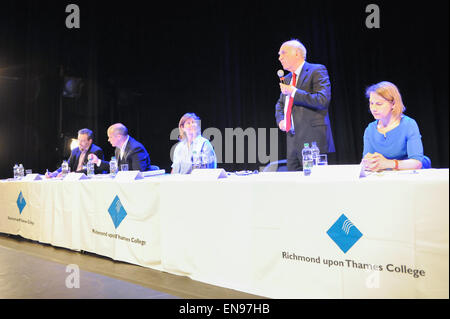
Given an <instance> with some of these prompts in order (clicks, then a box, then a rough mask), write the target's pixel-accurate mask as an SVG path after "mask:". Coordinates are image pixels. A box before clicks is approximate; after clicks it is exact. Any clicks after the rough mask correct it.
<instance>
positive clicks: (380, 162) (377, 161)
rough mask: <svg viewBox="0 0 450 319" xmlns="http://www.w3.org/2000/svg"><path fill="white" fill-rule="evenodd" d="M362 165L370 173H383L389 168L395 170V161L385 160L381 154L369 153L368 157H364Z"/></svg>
mask: <svg viewBox="0 0 450 319" xmlns="http://www.w3.org/2000/svg"><path fill="white" fill-rule="evenodd" d="M362 163H363V165H364V168H365V169H367V170H369V171H375V172H377V171H381V170H384V169H388V168H394V165H395V163H394V161H393V160H389V159H387V158H385V157H384V156H383V155H381V154H380V153H377V152H375V153H373V154H372V153H367V154H366V156H364V158H363V160H362Z"/></svg>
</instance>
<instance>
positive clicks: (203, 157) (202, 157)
mask: <svg viewBox="0 0 450 319" xmlns="http://www.w3.org/2000/svg"><path fill="white" fill-rule="evenodd" d="M208 162H209V159H208V154H206V152H205V151H204V150H203V149H202V151H201V152H200V167H201V168H208Z"/></svg>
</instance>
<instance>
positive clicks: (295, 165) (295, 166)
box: [286, 132, 336, 172]
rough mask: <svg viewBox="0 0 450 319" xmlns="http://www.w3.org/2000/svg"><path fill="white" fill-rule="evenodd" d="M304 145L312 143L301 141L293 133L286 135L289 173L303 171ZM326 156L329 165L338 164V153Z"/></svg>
mask: <svg viewBox="0 0 450 319" xmlns="http://www.w3.org/2000/svg"><path fill="white" fill-rule="evenodd" d="M304 143H309V144H311V141H300V140H299V139H298V138H296V137H295V135H294V134H292V133H291V132H288V133H286V151H287V154H286V159H287V170H288V171H292V172H294V171H301V170H303V164H302V162H303V159H302V150H303V146H304ZM309 146H311V145H309ZM322 154H324V153H322ZM325 154H327V157H328V164H336V153H334V152H333V153H325Z"/></svg>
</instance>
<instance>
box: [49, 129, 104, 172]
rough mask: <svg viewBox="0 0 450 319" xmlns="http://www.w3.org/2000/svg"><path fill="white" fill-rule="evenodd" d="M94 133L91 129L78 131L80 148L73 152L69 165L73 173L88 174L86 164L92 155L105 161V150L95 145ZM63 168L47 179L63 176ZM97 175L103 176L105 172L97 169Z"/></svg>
mask: <svg viewBox="0 0 450 319" xmlns="http://www.w3.org/2000/svg"><path fill="white" fill-rule="evenodd" d="M93 139H94V133H92V131H91V130H90V129H87V128H84V129H81V130H79V131H78V147H76V148H74V149H73V150H72V153H71V154H70V157H69V160H68V164H69V167H70V171H71V172H78V173H85V174H86V173H87V170H86V164H87V162H88V156H89V155H90V154H93V155H95V156H96V157H97V158H101V159H102V160H103V150H102V149H101V148H100V147H98V146H97V145H95V144H93V143H92V142H93ZM61 170H62V169H61V167H60V168H58V169H57V170H56V171H54V172H52V173H48V174H46V177H48V178H51V177H56V176H58V175H59V174H61ZM95 173H96V174H101V173H103V170H102V169H100V168H99V167H95Z"/></svg>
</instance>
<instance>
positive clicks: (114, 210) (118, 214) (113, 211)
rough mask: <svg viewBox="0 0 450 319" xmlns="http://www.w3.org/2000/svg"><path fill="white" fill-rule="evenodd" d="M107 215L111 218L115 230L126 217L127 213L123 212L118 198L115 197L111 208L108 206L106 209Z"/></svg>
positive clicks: (123, 209)
mask: <svg viewBox="0 0 450 319" xmlns="http://www.w3.org/2000/svg"><path fill="white" fill-rule="evenodd" d="M108 213H109V215H110V216H111V219H112V221H113V223H114V227H115V228H116V229H117V227H119V225H120V223H121V222H122V220H123V219H124V218H125V217H126V216H127V212H126V211H125V208H123V205H122V203H121V202H120V199H119V196H117V195H116V197H115V198H114V200H113V201H112V203H111V206H109V208H108Z"/></svg>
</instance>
